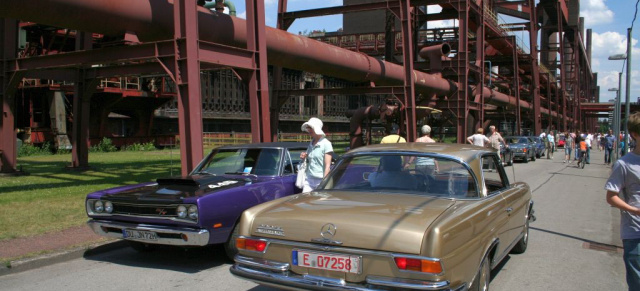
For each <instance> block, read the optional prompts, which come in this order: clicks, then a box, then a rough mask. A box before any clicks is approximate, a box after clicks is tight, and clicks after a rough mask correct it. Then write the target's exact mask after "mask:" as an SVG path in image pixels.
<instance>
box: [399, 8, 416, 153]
mask: <svg viewBox="0 0 640 291" xmlns="http://www.w3.org/2000/svg"><path fill="white" fill-rule="evenodd" d="M400 23H401V24H402V51H403V52H402V54H403V66H404V106H405V108H404V109H405V110H404V114H405V119H404V120H405V122H406V126H407V127H406V130H407V141H408V142H413V141H415V140H416V134H417V132H416V127H417V125H416V88H415V83H414V82H413V33H412V32H411V30H412V23H411V1H410V0H400Z"/></svg>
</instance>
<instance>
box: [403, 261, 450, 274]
mask: <svg viewBox="0 0 640 291" xmlns="http://www.w3.org/2000/svg"><path fill="white" fill-rule="evenodd" d="M394 260H395V261H396V266H398V269H400V270H405V271H415V272H422V273H432V274H440V273H442V265H441V264H440V261H432V260H420V259H411V258H394Z"/></svg>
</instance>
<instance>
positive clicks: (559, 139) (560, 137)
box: [557, 133, 566, 148]
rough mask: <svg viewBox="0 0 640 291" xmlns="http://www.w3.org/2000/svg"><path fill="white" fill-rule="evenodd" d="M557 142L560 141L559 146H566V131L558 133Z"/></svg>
mask: <svg viewBox="0 0 640 291" xmlns="http://www.w3.org/2000/svg"><path fill="white" fill-rule="evenodd" d="M557 143H558V146H557V147H559V148H564V144H565V143H566V139H565V136H564V133H563V134H559V135H558V141H557Z"/></svg>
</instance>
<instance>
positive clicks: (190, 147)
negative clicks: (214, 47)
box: [167, 0, 204, 176]
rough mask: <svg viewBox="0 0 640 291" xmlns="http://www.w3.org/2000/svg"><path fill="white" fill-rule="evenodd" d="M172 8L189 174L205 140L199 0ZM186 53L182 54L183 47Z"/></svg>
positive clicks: (182, 0) (184, 170)
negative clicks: (198, 14) (198, 15)
mask: <svg viewBox="0 0 640 291" xmlns="http://www.w3.org/2000/svg"><path fill="white" fill-rule="evenodd" d="M175 7H176V9H174V10H173V17H171V19H173V21H174V27H173V28H174V35H173V39H174V41H175V52H174V54H175V56H174V57H173V58H172V60H169V61H168V62H167V63H168V64H173V70H170V71H171V72H170V73H172V74H173V79H174V81H175V83H176V86H177V87H178V92H177V93H178V130H179V133H180V157H181V159H180V163H181V174H182V175H183V176H186V175H188V174H189V172H191V170H193V169H194V168H195V167H196V166H197V165H198V163H199V162H200V161H201V160H202V158H203V157H204V154H203V144H202V94H201V93H202V92H201V89H200V88H201V85H200V82H201V79H200V63H199V54H198V53H199V51H200V50H199V49H198V21H195V18H196V17H197V13H198V11H197V10H196V7H197V6H196V0H176V5H175ZM181 46H183V47H184V52H183V53H184V54H180V49H179V48H180V47H181Z"/></svg>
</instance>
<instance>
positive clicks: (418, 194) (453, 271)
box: [230, 143, 533, 290]
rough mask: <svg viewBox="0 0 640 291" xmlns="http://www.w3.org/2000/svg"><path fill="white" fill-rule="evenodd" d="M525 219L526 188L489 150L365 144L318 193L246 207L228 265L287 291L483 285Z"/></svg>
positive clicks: (529, 212)
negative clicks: (234, 253)
mask: <svg viewBox="0 0 640 291" xmlns="http://www.w3.org/2000/svg"><path fill="white" fill-rule="evenodd" d="M421 159H429V162H433V163H429V164H431V165H432V166H426V167H419V166H417V165H420V164H423V163H422V162H423V160H421ZM403 164H404V167H403ZM532 218H533V203H532V201H531V190H530V188H529V186H528V185H527V184H525V183H511V182H510V181H509V180H508V178H507V175H506V173H505V171H504V168H503V166H502V165H501V164H500V163H499V161H498V153H497V152H496V151H494V150H492V149H486V148H481V147H476V146H472V145H461V144H440V143H430V144H426V145H425V144H424V143H420V144H417V143H401V144H383V145H372V146H366V147H361V148H357V149H354V150H352V151H350V152H348V153H347V154H345V155H344V156H343V157H342V159H341V160H340V161H339V162H338V163H337V164H336V165H335V167H334V168H333V169H332V170H331V172H330V173H329V174H328V175H327V177H325V179H323V181H322V183H321V184H320V185H319V188H318V189H317V190H315V191H313V192H310V193H302V194H297V195H294V196H290V197H285V198H281V199H278V200H274V201H271V202H267V203H265V204H262V205H259V206H256V207H253V208H250V209H248V210H246V211H245V212H244V213H243V215H242V218H241V221H240V232H239V237H238V239H237V240H236V245H237V247H238V251H239V253H238V255H237V256H236V258H235V262H236V263H235V264H234V265H233V266H232V267H231V269H230V271H231V273H233V274H234V275H236V276H238V277H241V278H244V279H247V280H251V281H254V282H257V283H259V284H264V285H270V286H276V287H279V288H287V289H290V290H294V289H296V290H302V289H308V290H391V289H402V290H487V289H488V287H489V282H490V279H491V270H492V269H493V268H495V267H496V266H497V265H499V263H500V262H501V261H502V259H503V258H505V257H506V256H507V254H509V253H510V252H511V253H522V252H524V251H525V250H526V249H527V244H528V234H529V222H530V220H531V219H532Z"/></svg>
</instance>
